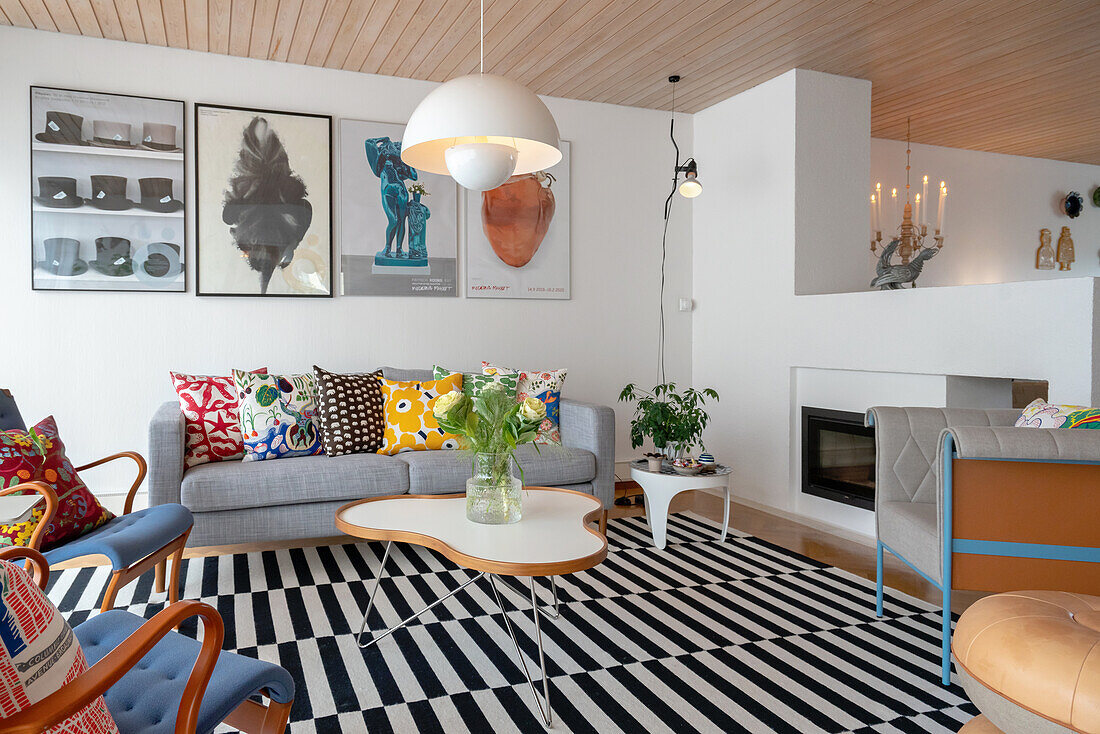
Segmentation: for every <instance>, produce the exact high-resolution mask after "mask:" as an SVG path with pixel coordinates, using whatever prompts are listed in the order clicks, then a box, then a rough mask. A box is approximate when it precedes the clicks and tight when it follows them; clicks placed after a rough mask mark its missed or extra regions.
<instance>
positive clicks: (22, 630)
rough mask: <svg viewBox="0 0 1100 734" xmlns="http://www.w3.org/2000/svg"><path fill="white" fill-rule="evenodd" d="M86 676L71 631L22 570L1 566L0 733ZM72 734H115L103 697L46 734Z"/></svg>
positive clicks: (85, 663) (84, 661)
mask: <svg viewBox="0 0 1100 734" xmlns="http://www.w3.org/2000/svg"><path fill="white" fill-rule="evenodd" d="M86 670H88V660H87V659H86V658H85V657H84V650H83V649H81V647H80V643H79V642H78V641H77V639H76V635H75V634H73V628H72V627H70V626H69V624H68V623H67V622H66V621H65V618H64V617H62V616H61V615H60V614H59V613H58V611H57V608H56V607H55V606H54V605H53V604H52V603H50V600H49V599H47V598H46V595H45V594H44V593H42V590H41V589H39V588H38V584H36V583H34V581H33V580H32V579H31V577H30V576H28V575H27V573H26V572H25V571H24V570H23V569H22V568H20V567H19V566H17V565H15V564H14V563H11V562H9V561H0V729H2V728H3V723H2V719H4V718H7V717H9V716H12V715H13V714H16V713H18V712H19V711H22V710H23V709H26V708H29V707H30V706H31V705H33V704H35V703H37V702H39V701H41V700H42V699H44V698H46V697H47V696H49V695H50V694H51V693H54V692H55V691H57V690H59V689H60V688H61V687H62V686H64V685H65V684H66V683H68V682H69V681H71V680H73V679H74V678H76V677H77V676H78V675H80V674H81V673H84V672H85V671H86ZM72 732H80V734H118V727H116V726H115V721H114V719H113V718H111V713H110V712H109V711H108V710H107V704H106V703H105V702H104V701H103V697H102V696H100V697H99V698H97V699H96V700H95V701H93V702H92V703H90V704H88V705H87V706H86V707H84V708H83V709H81V710H80V711H78V712H76V713H75V714H73V715H72V716H70V717H69V718H68V719H66V720H65V721H63V722H61V723H60V724H57V725H56V726H53V727H50V728H49V729H47V730H46V734H71V733H72Z"/></svg>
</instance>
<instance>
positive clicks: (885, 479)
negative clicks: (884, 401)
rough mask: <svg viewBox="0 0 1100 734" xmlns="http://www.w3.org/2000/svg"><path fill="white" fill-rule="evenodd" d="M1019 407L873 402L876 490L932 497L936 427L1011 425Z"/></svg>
mask: <svg viewBox="0 0 1100 734" xmlns="http://www.w3.org/2000/svg"><path fill="white" fill-rule="evenodd" d="M1019 415H1020V412H1019V411H1018V410H975V409H970V408H893V407H874V408H871V409H870V410H868V411H867V423H868V425H870V424H871V423H872V422H873V424H874V426H875V460H876V466H875V494H876V497H877V498H879V499H882V500H886V501H896V502H904V501H909V502H935V501H936V493H937V487H936V480H937V477H938V466H937V464H936V451H937V449H938V448H939V443H940V433H941V432H942V431H943V429H944V428H947V427H948V426H1011V425H1012V424H1013V423H1015V422H1016V418H1017V417H1018V416H1019Z"/></svg>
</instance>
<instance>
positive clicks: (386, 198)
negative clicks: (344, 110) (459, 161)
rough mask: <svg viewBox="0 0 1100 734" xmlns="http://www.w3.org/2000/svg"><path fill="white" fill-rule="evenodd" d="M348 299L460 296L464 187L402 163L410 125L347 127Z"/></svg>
mask: <svg viewBox="0 0 1100 734" xmlns="http://www.w3.org/2000/svg"><path fill="white" fill-rule="evenodd" d="M338 127H339V133H338V135H339V140H340V150H339V162H340V171H339V177H340V188H339V196H340V209H339V212H340V215H339V217H338V218H337V222H338V224H339V232H340V284H341V293H342V294H343V295H345V296H458V277H457V265H458V184H456V183H455V181H454V179H452V178H451V177H450V176H440V175H438V174H434V173H425V172H424V171H418V170H416V169H415V168H412V167H410V166H409V165H408V164H406V163H405V162H404V161H402V160H401V135H402V134H403V133H404V132H405V126H404V125H393V124H387V123H382V122H362V121H360V120H340V123H339V126H338Z"/></svg>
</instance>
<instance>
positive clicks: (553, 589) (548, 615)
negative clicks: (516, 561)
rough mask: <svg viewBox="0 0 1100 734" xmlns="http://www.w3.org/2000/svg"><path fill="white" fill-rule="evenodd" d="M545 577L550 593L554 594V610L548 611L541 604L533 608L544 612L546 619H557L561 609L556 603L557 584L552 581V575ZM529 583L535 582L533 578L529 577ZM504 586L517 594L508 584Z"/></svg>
mask: <svg viewBox="0 0 1100 734" xmlns="http://www.w3.org/2000/svg"><path fill="white" fill-rule="evenodd" d="M547 578H549V579H550V593H552V594H553V595H554V611H550V609H549V608H548V607H546V606H545V605H542V604H536V605H535V607H534V608H535V609H538V610H539V611H540V612H542V613H543V614H545V615H546V618H547V619H553V620H557V619H558V618H559V617H560V616H561V609H560V607H559V605H558V585H557V584H556V583H555V582H554V577H553V576H548V577H547ZM531 583H532V584H534V583H535V580H534V579H533V578H532V579H531ZM504 588H505V589H508V590H509V591H514V592H515V593H516V594H519V591H518V590H516V589H513V588H512V587H511V586H509V585H508V584H504ZM526 596H527V595H526V594H524V598H526Z"/></svg>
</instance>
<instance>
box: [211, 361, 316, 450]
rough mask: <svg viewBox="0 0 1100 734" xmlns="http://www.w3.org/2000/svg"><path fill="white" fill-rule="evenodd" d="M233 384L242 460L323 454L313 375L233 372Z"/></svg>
mask: <svg viewBox="0 0 1100 734" xmlns="http://www.w3.org/2000/svg"><path fill="white" fill-rule="evenodd" d="M233 384H234V386H235V387H236V388H237V399H238V400H239V401H240V416H241V422H240V430H241V434H242V435H243V436H244V460H245V461H262V460H264V459H282V458H286V457H291V456H314V455H316V454H321V453H324V449H323V448H322V444H321V430H320V427H319V426H320V423H319V422H318V420H317V381H316V380H315V379H314V377H313V375H311V374H303V375H286V376H283V375H257V374H255V373H253V372H241V371H240V370H233Z"/></svg>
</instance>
